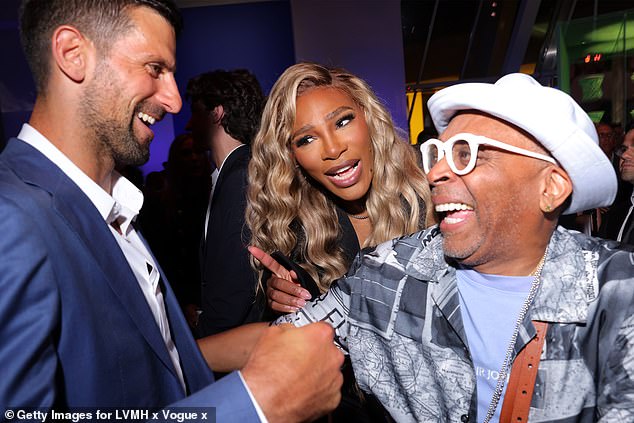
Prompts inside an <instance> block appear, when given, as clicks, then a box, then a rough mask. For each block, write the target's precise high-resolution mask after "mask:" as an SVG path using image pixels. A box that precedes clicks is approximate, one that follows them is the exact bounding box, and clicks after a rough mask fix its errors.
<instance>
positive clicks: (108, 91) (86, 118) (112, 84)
mask: <svg viewBox="0 0 634 423" xmlns="http://www.w3.org/2000/svg"><path fill="white" fill-rule="evenodd" d="M98 74H99V75H101V76H100V77H98V78H96V79H94V80H93V81H91V82H90V83H89V85H88V86H87V87H86V90H85V91H84V94H83V96H82V98H81V100H80V119H82V121H83V122H84V126H85V128H86V129H87V133H89V134H91V136H92V138H93V139H92V140H90V141H89V142H92V143H94V144H95V145H96V147H97V151H99V152H101V153H102V154H105V155H108V156H110V157H111V158H112V160H113V162H114V164H115V166H139V165H142V164H144V163H146V162H147V161H148V160H149V158H150V140H148V141H147V142H141V140H139V139H138V137H137V136H136V135H135V134H134V128H133V124H134V119H135V116H136V115H137V113H138V109H140V108H141V105H142V104H143V103H139V104H138V105H137V106H136V107H135V110H134V112H133V113H131V114H130V115H128V116H126V112H128V111H127V110H124V109H122V108H119V109H118V107H119V106H118V104H119V102H120V99H121V98H123V97H124V95H125V94H124V93H123V92H122V90H121V89H120V87H121V85H120V83H119V80H118V79H117V78H116V76H115V75H116V74H115V72H114V71H113V70H112V69H111V68H110V67H109V66H108V65H107V64H105V63H103V62H102V63H101V64H100V65H99V69H98ZM103 75H107V77H106V76H103ZM106 78H108V79H109V80H108V81H106V80H105V79H106Z"/></svg>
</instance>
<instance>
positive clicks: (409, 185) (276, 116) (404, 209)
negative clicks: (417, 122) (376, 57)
mask: <svg viewBox="0 0 634 423" xmlns="http://www.w3.org/2000/svg"><path fill="white" fill-rule="evenodd" d="M315 87H332V88H336V89H339V90H341V91H342V92H344V93H346V94H347V95H348V96H350V98H351V99H353V101H354V102H355V103H356V104H357V105H358V106H359V107H360V108H361V109H362V110H363V111H364V114H365V120H366V122H367V125H368V130H369V133H370V137H371V143H372V147H373V151H374V166H373V169H374V173H373V177H372V184H371V186H370V190H369V192H368V194H367V197H366V198H367V199H366V210H367V213H368V215H369V219H370V222H371V223H372V232H371V233H370V236H369V237H368V238H367V239H366V241H365V243H364V245H363V246H362V247H366V246H372V245H376V244H379V243H381V242H383V241H387V240H389V239H392V238H395V237H398V236H402V235H406V234H409V233H413V232H416V231H417V230H419V229H421V228H424V227H425V226H427V224H430V223H432V222H433V214H432V213H433V212H432V211H431V207H427V206H426V205H427V204H431V203H430V194H429V186H428V184H427V180H426V178H425V175H424V173H423V172H422V170H421V168H420V167H419V165H418V163H417V160H416V155H415V152H414V149H413V148H412V146H411V145H409V144H408V143H407V142H405V141H404V140H403V139H402V138H400V137H399V136H398V135H397V132H396V130H395V128H394V123H393V122H392V118H391V116H390V114H389V113H388V112H387V110H386V109H385V107H384V106H383V105H382V104H381V102H380V101H379V100H378V98H377V97H376V95H375V94H374V93H373V91H372V89H371V88H370V87H369V86H368V84H367V83H366V82H365V81H363V80H362V79H360V78H358V77H356V76H354V75H352V74H350V73H349V72H347V71H345V70H343V69H331V68H326V67H323V66H320V65H318V64H313V63H299V64H296V65H293V66H291V67H289V68H288V69H286V71H284V73H283V74H282V75H281V76H280V78H279V79H278V80H277V82H276V83H275V85H274V86H273V88H272V90H271V93H270V95H269V97H268V101H267V103H266V106H265V108H264V113H263V115H262V121H261V125H260V130H259V132H258V133H257V135H256V137H255V139H254V141H253V144H252V159H251V162H250V164H249V188H248V203H247V209H246V222H247V225H248V226H249V229H250V231H251V235H252V239H251V244H252V245H255V246H257V247H259V248H261V249H262V250H264V251H266V252H269V253H270V252H272V251H275V250H279V251H281V252H282V253H284V254H286V255H289V256H293V258H294V259H295V260H296V261H297V262H298V264H299V265H300V266H302V267H303V268H304V269H305V270H306V271H307V272H308V273H309V274H310V275H311V276H312V277H313V279H314V280H315V281H316V282H317V284H318V286H319V288H320V289H321V291H322V292H323V291H325V290H327V289H328V287H329V286H330V284H331V283H332V282H333V281H334V280H335V279H337V278H339V277H341V276H342V275H343V274H344V273H345V272H346V270H347V268H348V266H349V264H350V263H348V262H347V261H346V258H345V255H344V252H343V250H342V248H341V246H340V240H341V228H340V226H339V223H338V217H337V211H336V206H335V202H334V201H333V198H332V194H330V193H329V192H328V191H327V190H326V189H325V188H324V187H323V186H321V185H320V184H319V183H317V182H315V181H314V180H312V179H311V178H310V177H309V176H307V175H305V174H304V173H303V171H302V169H301V168H297V167H296V165H295V161H294V158H293V153H292V150H291V133H292V130H293V125H294V120H295V111H296V100H297V97H298V96H301V95H302V93H304V92H305V91H306V90H308V89H311V88H315ZM254 266H256V264H255V263H254ZM256 268H257V267H256Z"/></svg>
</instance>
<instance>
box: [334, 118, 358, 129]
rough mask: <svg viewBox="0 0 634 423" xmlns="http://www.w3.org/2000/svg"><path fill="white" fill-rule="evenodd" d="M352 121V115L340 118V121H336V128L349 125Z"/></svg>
mask: <svg viewBox="0 0 634 423" xmlns="http://www.w3.org/2000/svg"><path fill="white" fill-rule="evenodd" d="M353 119H354V115H346V116H344V117H342V118H341V119H339V120H337V124H336V126H337V128H342V127H344V126H346V125H347V124H349V123H350V122H352V120H353Z"/></svg>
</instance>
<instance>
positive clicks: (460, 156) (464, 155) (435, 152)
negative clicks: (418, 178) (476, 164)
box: [426, 140, 471, 171]
mask: <svg viewBox="0 0 634 423" xmlns="http://www.w3.org/2000/svg"><path fill="white" fill-rule="evenodd" d="M426 154H427V162H428V163H429V168H430V169H431V168H432V167H434V166H435V165H436V163H438V157H439V156H440V151H439V149H438V146H437V145H436V144H431V145H429V146H428V147H427V150H426ZM451 159H452V161H453V164H454V166H455V167H456V169H457V170H458V171H462V170H464V169H466V167H467V166H468V165H469V162H470V160H471V147H470V146H469V143H468V142H467V141H462V140H458V141H455V142H454V143H452V148H451Z"/></svg>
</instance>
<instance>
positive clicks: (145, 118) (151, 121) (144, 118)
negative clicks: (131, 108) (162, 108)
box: [137, 112, 156, 125]
mask: <svg viewBox="0 0 634 423" xmlns="http://www.w3.org/2000/svg"><path fill="white" fill-rule="evenodd" d="M137 116H138V118H139V119H141V120H142V121H143V122H146V123H149V124H150V125H154V123H155V122H156V119H154V118H153V117H152V116H150V115H148V114H145V113H143V112H139V114H138V115H137Z"/></svg>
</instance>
